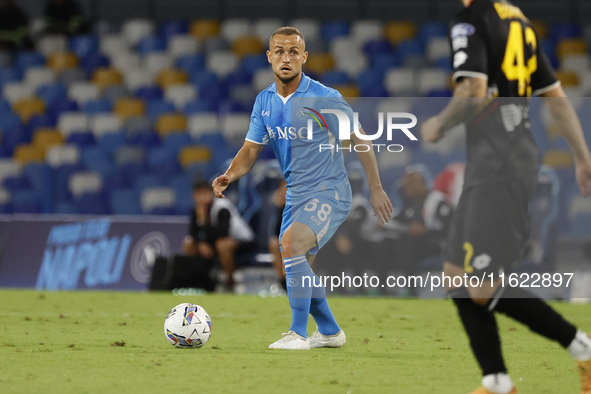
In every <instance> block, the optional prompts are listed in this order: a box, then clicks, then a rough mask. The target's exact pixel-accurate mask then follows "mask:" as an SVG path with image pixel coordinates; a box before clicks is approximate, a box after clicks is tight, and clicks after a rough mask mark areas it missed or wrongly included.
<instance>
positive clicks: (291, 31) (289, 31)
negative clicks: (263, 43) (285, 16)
mask: <svg viewBox="0 0 591 394" xmlns="http://www.w3.org/2000/svg"><path fill="white" fill-rule="evenodd" d="M277 34H281V35H284V36H293V35H296V36H300V38H301V39H302V42H303V43H304V45H306V40H305V39H304V35H303V34H302V32H301V31H299V30H298V28H297V27H292V26H283V27H280V28H279V29H277V30H275V31H274V32H273V34H271V38H269V43H270V42H271V40H272V39H273V37H275V36H276V35H277Z"/></svg>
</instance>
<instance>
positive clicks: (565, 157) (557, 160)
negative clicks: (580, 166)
mask: <svg viewBox="0 0 591 394" xmlns="http://www.w3.org/2000/svg"><path fill="white" fill-rule="evenodd" d="M542 164H544V165H548V166H550V167H552V168H555V169H556V168H571V167H572V166H573V157H572V155H571V154H570V152H569V151H568V150H550V151H547V152H546V153H545V154H544V159H543V160H542Z"/></svg>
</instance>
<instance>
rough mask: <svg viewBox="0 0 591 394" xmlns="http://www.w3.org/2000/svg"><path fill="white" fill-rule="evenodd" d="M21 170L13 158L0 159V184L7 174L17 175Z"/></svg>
mask: <svg viewBox="0 0 591 394" xmlns="http://www.w3.org/2000/svg"><path fill="white" fill-rule="evenodd" d="M20 172H21V166H20V164H19V163H18V162H17V161H16V160H13V159H0V184H2V182H4V179H6V178H8V177H9V176H17V175H19V174H20Z"/></svg>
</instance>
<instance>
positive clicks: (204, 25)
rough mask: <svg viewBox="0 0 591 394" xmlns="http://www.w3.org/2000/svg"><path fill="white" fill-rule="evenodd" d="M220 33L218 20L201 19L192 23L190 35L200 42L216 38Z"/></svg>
mask: <svg viewBox="0 0 591 394" xmlns="http://www.w3.org/2000/svg"><path fill="white" fill-rule="evenodd" d="M219 33H220V23H219V22H218V21H216V20H211V19H201V20H196V21H194V22H193V23H191V26H190V27H189V34H191V35H192V36H193V37H195V38H196V39H197V40H199V41H205V40H208V39H210V38H213V37H216V36H217V35H218V34H219Z"/></svg>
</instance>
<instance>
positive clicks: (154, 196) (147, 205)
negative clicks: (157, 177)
mask: <svg viewBox="0 0 591 394" xmlns="http://www.w3.org/2000/svg"><path fill="white" fill-rule="evenodd" d="M140 200H141V206H142V210H143V211H144V212H145V213H149V212H150V211H151V210H152V209H154V208H156V207H173V206H174V204H175V203H176V193H175V191H174V189H173V188H171V187H152V188H149V189H146V190H144V191H143V192H142V195H141V196H140Z"/></svg>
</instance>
